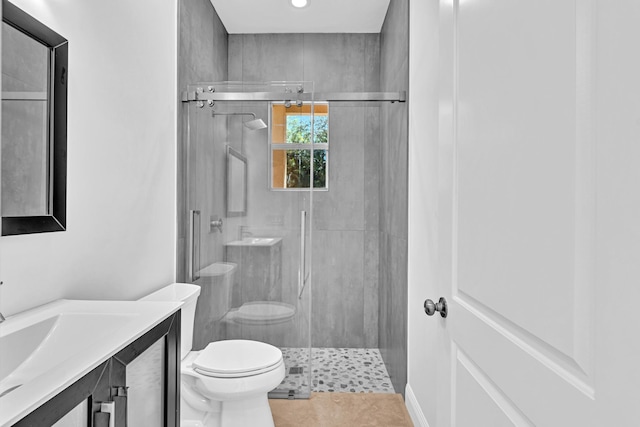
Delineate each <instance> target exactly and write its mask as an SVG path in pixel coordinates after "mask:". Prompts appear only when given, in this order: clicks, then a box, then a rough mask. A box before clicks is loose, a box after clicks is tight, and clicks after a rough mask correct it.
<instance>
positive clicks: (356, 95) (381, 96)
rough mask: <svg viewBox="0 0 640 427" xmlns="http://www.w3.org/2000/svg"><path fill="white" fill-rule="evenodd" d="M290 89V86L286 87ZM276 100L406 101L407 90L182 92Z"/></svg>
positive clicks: (191, 96) (193, 97)
mask: <svg viewBox="0 0 640 427" xmlns="http://www.w3.org/2000/svg"><path fill="white" fill-rule="evenodd" d="M286 89H289V88H286ZM207 100H213V101H241V102H254V101H276V102H287V101H288V102H291V101H298V100H299V101H303V102H311V101H315V102H406V101H407V92H406V91H400V92H314V93H310V92H299V93H293V91H291V90H285V91H284V92H214V93H206V92H200V91H195V92H194V91H185V92H182V101H183V102H189V101H207Z"/></svg>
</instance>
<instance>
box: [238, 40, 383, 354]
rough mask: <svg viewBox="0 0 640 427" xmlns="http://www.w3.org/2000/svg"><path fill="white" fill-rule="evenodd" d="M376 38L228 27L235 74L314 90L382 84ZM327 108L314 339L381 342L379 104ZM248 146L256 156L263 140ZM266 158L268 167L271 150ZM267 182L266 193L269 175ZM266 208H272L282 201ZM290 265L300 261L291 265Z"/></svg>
mask: <svg viewBox="0 0 640 427" xmlns="http://www.w3.org/2000/svg"><path fill="white" fill-rule="evenodd" d="M379 40H380V36H379V35H378V34H243V35H230V36H229V79H230V80H232V81H233V80H237V81H271V80H275V81H278V80H297V81H299V80H305V81H314V82H315V91H316V92H365V91H379V87H380V75H379V70H380V56H379V55H380V44H379ZM256 108H258V107H257V106H256ZM329 111H330V113H329V114H330V130H329V132H330V150H329V191H328V192H323V191H316V192H315V193H314V195H313V198H314V199H313V203H314V208H313V209H314V210H313V212H314V213H313V215H314V218H313V227H314V228H313V307H312V322H311V323H312V332H311V334H312V335H311V336H312V340H313V343H312V345H313V346H314V347H377V346H378V247H379V241H380V239H379V215H378V212H379V206H378V203H379V195H380V186H379V177H378V173H379V169H380V167H379V165H380V127H379V120H380V119H379V115H380V108H379V106H378V104H365V103H348V104H347V103H334V104H331V105H330V108H329ZM256 112H257V111H256ZM266 113H267V112H266V111H264V110H261V111H260V113H259V114H263V116H262V117H265V118H266ZM256 142H257V141H256ZM266 143H267V142H266V141H264V142H261V144H266ZM245 149H246V150H247V152H248V153H249V155H251V154H253V153H252V152H253V151H255V150H256V149H257V148H256V147H253V146H248V145H245ZM265 154H267V153H265ZM267 156H268V154H267ZM256 157H257V156H256ZM262 161H263V162H264V167H265V168H266V165H267V162H268V157H265V158H264V159H263V160H262ZM266 173H267V172H266V170H265V172H263V174H264V175H265V176H268V175H266ZM260 184H261V186H262V187H264V189H263V190H259V191H261V192H263V193H264V192H268V189H267V188H266V183H265V179H264V178H263V179H262V180H261V182H260ZM257 191H258V190H256V192H257ZM267 196H268V195H267ZM277 197H278V196H277V195H274V193H271V198H272V199H273V198H277ZM268 209H269V210H268V213H269V214H270V215H273V214H274V209H276V207H274V205H273V204H270V205H269V208H268ZM265 215H266V213H265ZM258 221H259V220H258ZM295 261H296V262H297V259H296V260H295ZM286 262H287V261H286V260H285V261H284V263H285V264H286ZM287 271H294V272H295V269H291V268H287V266H286V265H284V266H283V275H286V272H287ZM283 279H284V280H285V281H291V280H292V279H294V278H287V277H284V278H283Z"/></svg>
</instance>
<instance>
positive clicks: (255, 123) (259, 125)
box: [211, 101, 267, 130]
mask: <svg viewBox="0 0 640 427" xmlns="http://www.w3.org/2000/svg"><path fill="white" fill-rule="evenodd" d="M211 102H212V103H213V101H211ZM211 116H212V117H215V116H251V117H253V120H249V121H246V122H242V124H243V125H245V126H246V127H247V128H248V129H251V130H258V129H264V128H266V127H267V124H266V123H265V122H264V121H263V120H262V119H258V118H257V117H256V115H255V114H254V113H216V112H215V111H214V112H213V114H211Z"/></svg>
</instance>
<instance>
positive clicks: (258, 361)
mask: <svg viewBox="0 0 640 427" xmlns="http://www.w3.org/2000/svg"><path fill="white" fill-rule="evenodd" d="M281 363H282V352H281V351H280V349H279V348H277V347H274V346H272V345H270V344H266V343H263V342H259V341H250V340H225V341H216V342H212V343H209V345H207V347H206V348H205V349H204V350H202V351H201V352H200V354H199V355H198V357H196V358H195V360H194V361H193V368H194V369H195V371H196V372H199V373H201V374H203V375H208V376H213V377H244V376H250V375H258V374H261V373H263V372H268V371H271V370H273V369H274V368H276V367H277V366H278V365H280V364H281Z"/></svg>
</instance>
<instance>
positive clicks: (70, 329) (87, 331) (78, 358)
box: [0, 300, 180, 426]
mask: <svg viewBox="0 0 640 427" xmlns="http://www.w3.org/2000/svg"><path fill="white" fill-rule="evenodd" d="M179 307H180V303H177V302H148V301H74V300H58V301H54V302H52V303H49V304H46V305H43V306H41V307H37V308H34V309H32V310H28V311H25V312H23V313H19V314H17V315H15V316H10V317H9V318H7V320H5V321H4V322H3V323H1V324H0V361H1V363H0V407H2V411H0V426H5V425H11V424H12V423H14V422H16V421H18V420H19V419H20V418H22V417H23V416H24V415H26V414H28V413H29V412H31V411H32V410H33V409H35V408H37V407H38V406H40V405H41V404H42V403H44V402H46V401H47V400H49V399H50V398H51V397H53V396H55V395H56V394H57V393H59V392H60V391H62V390H64V389H65V388H66V387H67V386H69V385H71V384H72V383H73V382H75V381H76V380H78V379H79V378H81V377H82V376H83V375H84V374H86V373H87V372H89V371H90V370H91V369H93V368H95V367H96V366H98V365H99V364H100V363H102V362H103V361H105V360H107V359H108V358H109V357H111V356H113V355H114V354H116V353H117V352H118V351H120V350H121V349H122V348H124V347H125V346H127V345H128V344H130V343H131V342H133V341H134V340H135V339H136V338H138V337H140V336H142V335H143V334H144V333H145V332H147V331H149V330H150V329H151V328H153V327H154V326H155V325H157V324H158V323H160V322H161V321H162V320H163V319H165V318H166V317H167V316H168V315H170V314H172V313H173V312H175V311H176V310H177V309H178V308H179Z"/></svg>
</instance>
